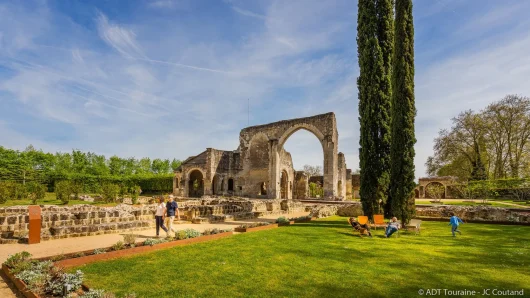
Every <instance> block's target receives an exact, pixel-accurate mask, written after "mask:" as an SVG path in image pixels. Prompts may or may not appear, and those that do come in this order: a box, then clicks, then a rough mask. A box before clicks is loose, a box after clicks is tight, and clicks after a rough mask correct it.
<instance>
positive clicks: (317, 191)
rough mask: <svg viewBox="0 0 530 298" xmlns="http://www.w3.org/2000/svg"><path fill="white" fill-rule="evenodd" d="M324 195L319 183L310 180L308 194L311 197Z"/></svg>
mask: <svg viewBox="0 0 530 298" xmlns="http://www.w3.org/2000/svg"><path fill="white" fill-rule="evenodd" d="M323 195H324V189H323V188H322V185H320V183H315V182H311V183H309V196H310V197H312V198H315V197H319V196H320V197H322V196H323Z"/></svg>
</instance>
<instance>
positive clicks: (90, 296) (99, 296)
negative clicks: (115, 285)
mask: <svg viewBox="0 0 530 298" xmlns="http://www.w3.org/2000/svg"><path fill="white" fill-rule="evenodd" d="M105 294H106V293H105V290H100V289H90V290H89V291H88V292H86V293H84V294H83V295H81V296H79V298H103V295H105Z"/></svg>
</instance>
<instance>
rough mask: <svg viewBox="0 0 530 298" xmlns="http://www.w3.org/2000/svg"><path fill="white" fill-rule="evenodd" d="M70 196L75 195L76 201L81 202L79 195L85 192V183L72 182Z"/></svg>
mask: <svg viewBox="0 0 530 298" xmlns="http://www.w3.org/2000/svg"><path fill="white" fill-rule="evenodd" d="M69 188H70V194H73V195H74V199H75V200H79V194H80V193H82V192H83V183H82V182H81V181H70V184H69Z"/></svg>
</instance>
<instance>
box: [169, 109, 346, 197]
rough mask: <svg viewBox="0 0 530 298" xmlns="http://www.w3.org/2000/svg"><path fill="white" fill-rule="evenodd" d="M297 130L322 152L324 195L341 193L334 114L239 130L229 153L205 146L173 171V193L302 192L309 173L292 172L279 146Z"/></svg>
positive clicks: (285, 194)
mask: <svg viewBox="0 0 530 298" xmlns="http://www.w3.org/2000/svg"><path fill="white" fill-rule="evenodd" d="M300 129H305V130H308V131H309V132H311V133H313V134H314V135H315V136H316V137H317V138H318V140H319V141H320V143H321V145H322V149H323V151H324V175H323V177H322V185H323V188H324V198H335V197H344V196H346V189H347V187H346V185H347V182H346V173H347V169H346V161H345V158H344V154H342V153H339V152H338V132H337V124H336V119H335V114H334V113H327V114H322V115H316V116H312V117H306V118H298V119H291V120H284V121H279V122H274V123H270V124H265V125H258V126H251V127H247V128H244V129H243V130H241V132H240V134H239V147H238V149H237V150H234V151H224V150H217V149H213V148H207V149H206V151H203V152H202V153H200V154H198V155H196V156H192V157H189V158H188V159H186V160H185V161H184V162H183V163H182V165H181V166H180V167H179V168H178V169H177V170H176V171H175V177H174V181H173V193H174V195H177V196H183V197H201V196H203V195H237V196H246V197H251V198H270V199H293V198H296V199H300V198H304V197H307V196H308V186H307V185H308V183H309V181H310V177H307V175H305V174H304V173H301V172H297V171H295V169H294V167H293V162H292V158H291V154H290V153H289V152H287V151H285V149H284V148H283V145H284V144H285V142H286V141H287V139H289V137H290V136H291V135H292V134H293V133H295V132H296V131H298V130H300Z"/></svg>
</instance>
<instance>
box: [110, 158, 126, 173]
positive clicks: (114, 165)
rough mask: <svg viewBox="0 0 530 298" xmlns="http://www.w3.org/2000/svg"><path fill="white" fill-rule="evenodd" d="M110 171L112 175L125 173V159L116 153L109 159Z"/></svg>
mask: <svg viewBox="0 0 530 298" xmlns="http://www.w3.org/2000/svg"><path fill="white" fill-rule="evenodd" d="M109 172H110V174H111V175H123V159H121V158H119V157H118V156H116V155H114V156H111V157H110V159H109Z"/></svg>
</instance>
